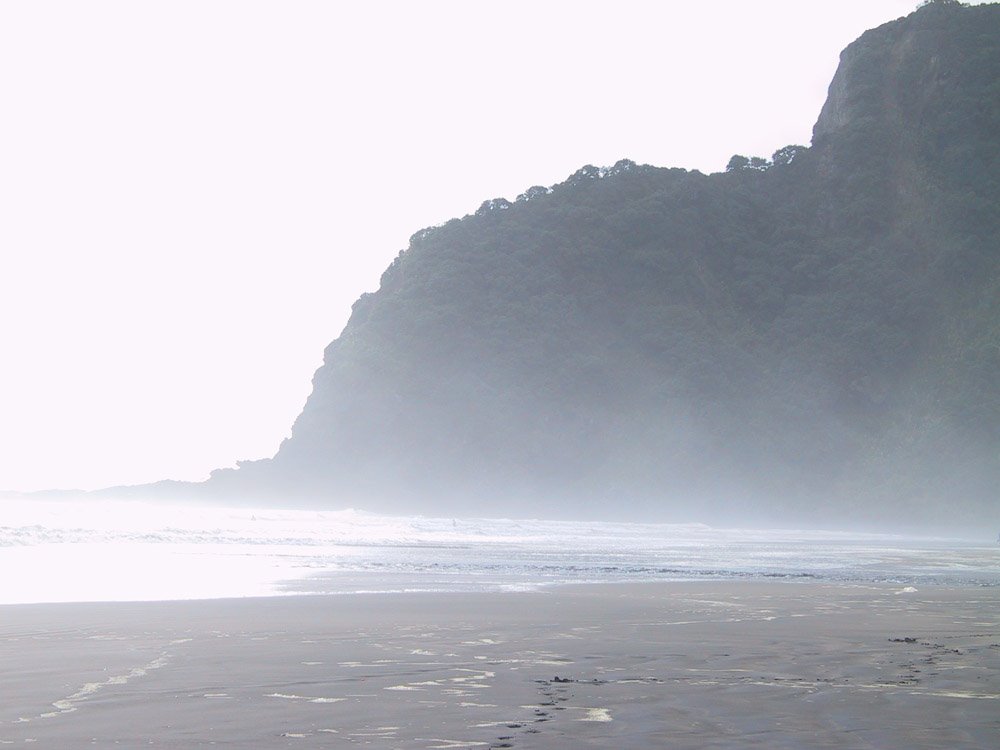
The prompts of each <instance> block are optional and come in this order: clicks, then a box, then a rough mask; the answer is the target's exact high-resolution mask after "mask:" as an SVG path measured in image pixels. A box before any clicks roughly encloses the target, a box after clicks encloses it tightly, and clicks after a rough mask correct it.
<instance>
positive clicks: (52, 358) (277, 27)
mask: <svg viewBox="0 0 1000 750" xmlns="http://www.w3.org/2000/svg"><path fill="white" fill-rule="evenodd" d="M916 5H917V2H916V0H809V2H802V0H757V1H756V2H747V1H744V0H715V1H712V0H699V1H698V2H692V1H691V0H686V1H685V2H669V1H667V0H664V1H662V2H632V1H630V0H618V1H617V2H615V3H610V2H589V1H588V0H575V1H574V2H562V1H559V0H550V1H542V0H532V1H529V2H526V1H522V0H507V1H506V2H504V3H487V2H471V1H470V0H463V1H461V2H442V1H437V0H421V2H412V1H410V2H399V1H394V2H386V1H384V0H369V2H365V3H339V2H336V3H335V2H308V1H295V0H280V1H276V2H270V1H268V2H262V1H260V0H233V1H221V0H197V1H196V2H188V1H187V0H169V1H168V2H157V1H152V0H151V1H149V2H134V0H125V1H121V2H102V1H99V0H98V1H93V2H86V3H81V2H78V1H76V0H72V1H70V2H48V1H46V0H23V1H22V0H8V1H7V2H4V3H2V4H0V103H2V107H3V110H2V117H0V260H2V263H0V490H21V491H26V490H36V489H54V488H75V489H96V488H100V487H106V486H112V485H120V484H137V483H144V482H152V481H157V480H160V479H166V478H170V479H185V480H200V479H204V478H205V477H207V476H208V473H209V472H210V471H211V470H212V469H215V468H219V467H225V466H232V465H234V464H235V462H236V461H237V460H244V459H255V458H262V457H265V456H270V455H273V454H274V453H275V451H276V450H277V448H278V445H279V444H280V442H281V440H282V439H284V438H285V437H287V436H288V435H289V434H290V429H291V425H292V423H293V421H294V419H295V417H296V416H297V415H298V413H299V411H300V410H301V408H302V406H303V404H304V403H305V400H306V397H307V396H308V394H309V391H310V381H311V378H312V375H313V373H314V372H315V370H316V368H318V367H319V366H320V364H321V363H322V355H323V349H324V347H325V346H326V345H327V344H328V343H329V342H330V341H332V340H333V339H335V338H336V337H337V336H338V335H339V334H340V332H341V330H342V329H343V327H344V324H345V323H346V322H347V318H348V316H349V314H350V307H351V304H352V303H353V302H354V300H356V299H357V298H358V296H360V294H361V293H363V292H367V291H374V290H375V289H377V288H378V283H379V277H380V275H381V273H382V271H383V270H384V268H385V267H386V266H387V265H388V264H389V263H390V262H391V261H392V259H393V258H394V257H395V256H396V255H397V254H398V253H399V252H400V251H401V250H403V249H405V248H406V246H407V243H408V238H409V236H410V235H411V234H413V233H414V232H416V231H417V230H419V229H421V228H423V227H427V226H430V225H433V224H438V223H441V222H444V221H447V220H448V219H450V218H452V217H457V216H463V215H465V214H468V213H472V212H474V211H475V210H476V208H477V207H478V206H479V204H480V203H482V201H484V200H486V199H489V198H495V197H500V196H503V197H506V198H509V199H513V198H515V197H516V196H517V194H518V193H521V192H523V191H524V189H525V188H527V187H529V186H531V185H551V184H554V183H557V182H561V181H562V180H564V179H565V178H566V177H567V176H569V175H570V174H572V173H573V172H575V171H576V170H577V169H579V168H580V167H581V166H583V165H585V164H594V165H598V166H602V165H611V164H613V163H614V162H616V161H618V160H619V159H621V158H629V159H633V160H635V161H637V162H639V163H648V164H653V165H656V166H669V167H685V168H688V169H698V170H701V171H702V172H706V173H707V172H715V171H720V170H721V169H723V168H724V166H725V164H726V162H727V161H728V160H729V157H730V156H731V155H732V154H734V153H742V154H746V155H762V156H768V155H770V154H771V153H772V152H774V151H775V150H777V149H778V148H780V147H781V146H784V145H786V144H790V143H801V144H808V143H809V141H810V137H811V131H812V125H813V123H814V122H815V120H816V117H817V115H818V114H819V110H820V107H821V106H822V103H823V100H824V98H825V96H826V90H827V86H828V85H829V82H830V79H831V77H832V76H833V73H834V71H835V70H836V66H837V60H838V55H839V53H840V51H841V50H842V49H843V48H844V47H845V46H846V45H847V44H849V43H850V42H851V41H853V40H854V39H855V38H857V37H858V36H859V35H860V34H861V33H862V32H864V31H865V30H866V29H868V28H872V27H874V26H877V25H879V24H881V23H884V22H886V21H889V20H892V19H894V18H897V17H899V16H902V15H905V14H907V13H909V12H911V11H912V10H913V9H914V8H915V7H916Z"/></svg>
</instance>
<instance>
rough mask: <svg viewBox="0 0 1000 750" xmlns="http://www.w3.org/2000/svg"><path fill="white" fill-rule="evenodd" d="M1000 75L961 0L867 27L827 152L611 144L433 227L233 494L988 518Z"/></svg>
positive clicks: (825, 136)
mask: <svg viewBox="0 0 1000 750" xmlns="http://www.w3.org/2000/svg"><path fill="white" fill-rule="evenodd" d="M998 82H1000V8H998V7H997V6H977V7H972V8H965V7H961V6H959V5H957V4H953V3H947V2H937V3H933V4H931V5H929V6H926V7H924V8H922V9H921V10H919V11H917V12H916V13H914V14H912V15H911V16H909V17H907V18H905V19H901V20H899V21H896V22H893V23H890V24H886V25H885V26H883V27H880V28H878V29H875V30H873V31H870V32H868V33H866V34H865V35H863V36H862V37H861V38H860V39H859V40H858V41H857V42H855V43H854V44H852V45H851V46H850V47H849V48H848V49H847V50H845V51H844V53H843V55H842V57H841V65H840V68H839V70H838V72H837V75H836V77H835V78H834V81H833V83H832V84H831V87H830V95H829V99H828V101H827V103H826V105H825V106H824V108H823V110H822V112H821V114H820V117H819V120H818V121H817V123H816V127H815V130H814V142H813V145H812V147H811V148H809V149H806V148H804V147H790V148H787V149H783V150H782V151H779V152H778V153H776V154H775V158H774V161H773V163H771V162H769V161H767V160H763V159H757V160H754V161H749V160H742V161H740V160H734V166H733V168H732V169H731V170H730V171H728V172H726V173H723V174H717V175H710V176H705V175H702V174H700V173H697V172H694V173H690V172H685V171H683V170H669V169H656V168H652V167H646V166H639V165H635V164H632V163H631V162H627V161H623V162H620V163H619V164H617V165H615V167H613V168H609V169H597V168H594V167H585V168H584V169H582V170H580V171H579V172H578V173H576V174H575V175H573V176H572V177H570V178H569V179H568V180H567V181H566V182H564V183H562V184H560V185H557V186H554V187H553V188H551V189H547V188H537V187H536V188H531V189H530V190H528V191H526V192H525V193H524V194H523V195H522V196H520V197H519V198H518V200H517V201H515V202H513V203H510V202H508V201H505V200H495V201H487V202H486V203H484V204H483V207H482V208H481V209H480V210H479V211H478V212H476V214H474V215H471V216H467V217H465V218H464V219H461V220H453V221H451V222H449V223H448V224H446V225H444V226H441V227H435V228H431V229H427V230H423V231H421V232H418V233H417V234H415V235H414V236H413V238H412V239H411V243H410V247H409V248H408V249H407V250H406V251H405V252H403V253H401V254H400V256H399V257H398V258H397V259H396V261H395V262H394V263H393V264H392V266H391V267H390V268H389V269H387V270H386V272H385V274H384V275H383V278H382V282H381V287H380V289H379V291H378V292H377V293H375V294H372V295H364V296H363V297H362V298H361V299H360V300H358V302H357V303H356V305H355V307H354V311H353V315H352V317H351V319H350V322H349V323H348V325H347V327H346V328H345V330H344V332H343V334H342V335H341V336H340V337H339V338H338V339H337V340H336V341H334V342H333V343H331V344H330V346H329V347H328V348H327V350H326V354H325V360H324V365H323V367H322V368H321V369H320V370H319V371H318V372H317V373H316V377H315V379H314V390H313V393H312V395H311V396H310V398H309V401H308V403H307V405H306V407H305V409H304V411H303V413H302V415H301V416H300V417H299V419H298V420H297V421H296V424H295V426H294V429H293V434H292V437H291V438H290V439H289V440H288V441H286V442H285V443H284V444H283V445H282V447H281V450H280V451H279V453H278V455H277V456H276V457H275V458H274V459H272V460H269V461H262V462H254V463H249V464H244V465H242V466H241V467H240V468H239V469H238V470H236V471H221V472H217V473H216V474H215V475H213V477H212V479H211V480H210V481H209V482H208V484H207V485H206V486H205V488H204V489H205V491H208V492H210V493H214V494H228V495H237V496H240V497H245V496H248V495H251V496H252V495H254V494H263V495H267V496H268V497H267V499H268V501H272V502H273V501H275V500H276V499H282V498H287V499H290V500H292V501H301V500H302V499H303V498H307V499H311V500H313V501H315V502H322V503H326V504H331V505H344V504H351V505H355V506H357V507H366V508H370V509H373V510H380V509H381V510H408V511H417V512H427V513H454V514H461V513H466V514H476V515H524V514H529V515H549V516H552V515H564V514H574V515H577V516H594V515H598V516H604V517H616V516H617V517H633V518H635V517H650V516H652V517H657V518H668V519H678V520H681V519H704V520H714V519H724V520H731V521H734V522H735V521H740V520H747V519H750V520H760V519H764V520H768V521H769V522H775V521H778V522H780V521H782V520H787V521H789V522H802V521H810V520H812V521H819V522H826V523H828V522H831V521H832V522H843V521H844V520H845V519H847V518H852V517H856V518H857V519H858V520H859V521H860V520H867V521H877V522H881V523H883V524H884V525H888V526H893V527H896V528H899V527H903V526H909V525H911V524H912V523H924V524H928V523H936V524H945V525H954V524H956V523H958V524H975V523H977V519H979V518H982V517H983V516H986V515H989V514H991V513H994V512H995V510H996V495H995V492H996V487H998V486H1000V385H998V383H1000V377H997V373H1000V249H998V246H997V243H998V240H997V237H998V236H1000V182H998V176H1000V156H998V154H1000V83H998ZM992 520H993V519H991V521H992Z"/></svg>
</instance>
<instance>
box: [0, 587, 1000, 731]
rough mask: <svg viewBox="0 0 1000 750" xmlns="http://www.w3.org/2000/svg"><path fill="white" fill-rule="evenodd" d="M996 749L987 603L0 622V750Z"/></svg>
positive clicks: (486, 606) (582, 600)
mask: <svg viewBox="0 0 1000 750" xmlns="http://www.w3.org/2000/svg"><path fill="white" fill-rule="evenodd" d="M31 742H34V743H36V746H37V747H44V748H77V747H94V746H97V747H110V746H118V747H126V748H138V747H148V746H153V747H169V748H188V747H201V746H210V745H213V744H214V745H219V746H223V747H227V748H271V747H275V748H280V747H289V748H315V747H331V748H337V747H345V748H346V747H369V748H466V747H470V748H473V747H483V748H490V747H513V748H546V749H548V748H554V749H558V748H583V747H593V748H644V749H645V748H660V747H663V748H717V747H726V748H729V747H732V748H746V747H767V748H816V747H837V748H907V749H910V748H944V747H948V748H959V747H975V748H995V747H1000V589H997V588H977V587H962V588H959V587H956V588H945V587H925V588H921V589H920V590H919V591H901V590H900V588H899V587H888V586H879V587H875V586H848V585H833V584H829V585H827V584H816V583H756V582H739V583H676V584H644V585H600V586H590V587H573V588H563V589H556V590H552V591H547V592H543V593H524V594H391V595H348V596H326V597H285V598H272V599H242V600H216V601H203V602H167V603H147V604H62V605H30V606H28V605H26V606H8V607H0V744H14V745H18V746H19V745H23V744H25V743H31Z"/></svg>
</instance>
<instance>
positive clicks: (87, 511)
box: [0, 498, 1000, 604]
mask: <svg viewBox="0 0 1000 750" xmlns="http://www.w3.org/2000/svg"><path fill="white" fill-rule="evenodd" d="M744 578H760V579H793V580H794V579H805V580H808V579H813V580H828V581H858V582H891V583H896V584H899V585H901V586H919V585H920V584H927V583H952V584H965V585H990V586H994V585H1000V546H997V545H994V544H976V543H971V542H963V541H959V540H954V539H940V538H939V539H934V538H917V537H904V536H894V535H884V534H858V533H848V532H830V531H814V530H788V529H732V528H714V527H710V526H706V525H702V524H638V523H601V522H571V521H542V520H511V519H451V518H426V517H420V516H405V517H404V516H384V515H376V514H370V513H364V512H359V511H354V510H344V511H303V510H286V509H267V508H224V507H203V506H192V505H165V504H151V503H142V502H132V501H128V502H124V501H108V500H92V499H83V500H79V499H77V500H72V501H69V500H67V501H42V500H34V499H13V498H8V499H0V604H12V603H31V602H69V601H137V600H165V599H201V598H216V597H245V596H277V595H292V594H306V593H324V594H338V593H360V592H408V591H504V590H507V591H511V590H521V591H527V590H539V589H544V588H545V587H548V586H552V585H557V584H566V583H599V582H624V581H679V580H710V579H721V580H725V579H744Z"/></svg>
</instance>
